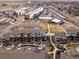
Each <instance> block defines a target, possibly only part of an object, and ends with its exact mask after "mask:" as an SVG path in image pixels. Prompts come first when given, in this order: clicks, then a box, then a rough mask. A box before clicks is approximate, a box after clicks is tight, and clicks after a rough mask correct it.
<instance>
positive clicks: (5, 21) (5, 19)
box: [0, 18, 14, 24]
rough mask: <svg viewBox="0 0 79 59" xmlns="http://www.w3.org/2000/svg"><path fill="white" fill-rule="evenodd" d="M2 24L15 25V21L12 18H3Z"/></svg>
mask: <svg viewBox="0 0 79 59" xmlns="http://www.w3.org/2000/svg"><path fill="white" fill-rule="evenodd" d="M0 23H9V24H13V23H14V19H11V18H3V19H1V20H0Z"/></svg>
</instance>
